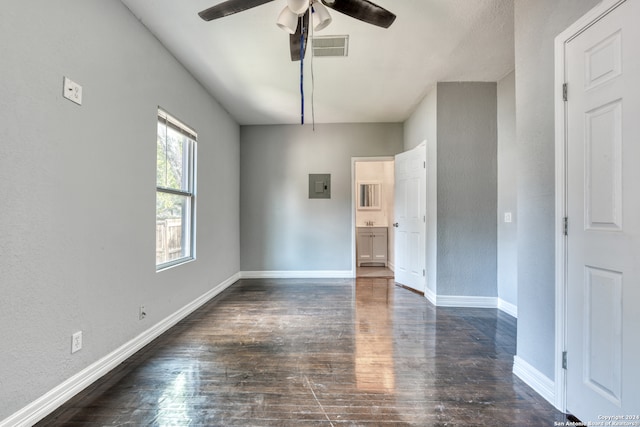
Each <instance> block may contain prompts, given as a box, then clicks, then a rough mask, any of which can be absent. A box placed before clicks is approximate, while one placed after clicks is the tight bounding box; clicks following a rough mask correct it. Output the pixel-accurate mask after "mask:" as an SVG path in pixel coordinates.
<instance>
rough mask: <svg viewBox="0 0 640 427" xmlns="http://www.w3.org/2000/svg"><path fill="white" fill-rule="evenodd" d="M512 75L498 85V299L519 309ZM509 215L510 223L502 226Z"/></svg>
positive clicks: (514, 96) (514, 118) (514, 121)
mask: <svg viewBox="0 0 640 427" xmlns="http://www.w3.org/2000/svg"><path fill="white" fill-rule="evenodd" d="M515 89H516V83H515V73H514V72H512V73H509V74H508V75H507V76H505V77H504V78H502V79H501V80H500V81H499V82H498V297H499V298H500V299H502V300H503V301H506V302H508V303H510V304H513V305H514V306H517V305H518V232H517V231H518V230H517V220H518V215H517V209H516V208H517V200H518V198H517V192H518V188H517V176H518V169H517V160H518V151H517V148H518V145H517V144H516V94H515ZM505 212H511V215H512V221H513V222H511V223H505V222H504V214H505Z"/></svg>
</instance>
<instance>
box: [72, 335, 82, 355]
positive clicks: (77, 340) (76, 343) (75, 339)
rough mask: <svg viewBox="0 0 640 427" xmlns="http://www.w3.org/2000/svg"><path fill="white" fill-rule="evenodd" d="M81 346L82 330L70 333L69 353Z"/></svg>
mask: <svg viewBox="0 0 640 427" xmlns="http://www.w3.org/2000/svg"><path fill="white" fill-rule="evenodd" d="M81 348H82V331H78V332H76V333H75V334H73V335H71V353H75V352H76V351H79V350H80V349H81Z"/></svg>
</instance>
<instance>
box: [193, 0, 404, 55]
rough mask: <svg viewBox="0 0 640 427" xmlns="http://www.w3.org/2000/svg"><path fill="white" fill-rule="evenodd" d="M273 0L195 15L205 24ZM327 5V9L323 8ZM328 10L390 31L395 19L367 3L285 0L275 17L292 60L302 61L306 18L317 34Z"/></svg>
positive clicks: (239, 2)
mask: <svg viewBox="0 0 640 427" xmlns="http://www.w3.org/2000/svg"><path fill="white" fill-rule="evenodd" d="M272 1H273V0H227V1H224V2H222V3H220V4H217V5H215V6H212V7H210V8H208V9H205V10H203V11H202V12H200V13H198V15H200V17H201V18H202V19H204V20H205V21H211V20H214V19H218V18H222V17H225V16H229V15H233V14H234V13H237V12H243V11H245V10H247V9H251V8H254V7H256V6H260V5H263V4H265V3H270V2H272ZM325 6H326V7H325ZM327 7H328V8H330V9H333V10H335V11H337V12H340V13H343V14H345V15H348V16H350V17H352V18H355V19H358V20H360V21H363V22H366V23H368V24H372V25H376V26H378V27H382V28H389V26H390V25H391V24H393V21H395V19H396V16H395V15H394V14H393V13H391V12H389V11H388V10H386V9H384V8H382V7H380V6H378V5H377V4H374V3H372V2H370V1H369V0H287V6H285V8H284V9H282V12H280V15H279V16H278V21H277V24H278V26H279V27H280V28H282V29H283V30H285V31H286V32H287V33H289V47H290V51H291V60H292V61H299V60H301V59H304V54H305V51H306V44H307V36H308V30H307V29H308V26H309V16H310V14H311V15H313V29H314V30H315V31H320V30H321V29H323V28H325V27H326V26H327V25H329V24H330V23H331V15H329V12H328V10H327Z"/></svg>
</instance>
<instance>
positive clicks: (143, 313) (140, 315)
mask: <svg viewBox="0 0 640 427" xmlns="http://www.w3.org/2000/svg"><path fill="white" fill-rule="evenodd" d="M145 317H147V312H146V310H145V308H144V305H141V306H140V311H139V312H138V319H139V320H142V319H144V318H145Z"/></svg>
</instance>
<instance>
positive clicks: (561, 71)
mask: <svg viewBox="0 0 640 427" xmlns="http://www.w3.org/2000/svg"><path fill="white" fill-rule="evenodd" d="M625 1H626V0H602V2H601V3H600V4H599V5H597V6H596V7H594V8H593V9H591V10H590V11H589V12H587V13H586V14H585V15H584V16H583V17H582V18H580V19H579V20H577V21H576V22H575V23H573V24H572V25H571V26H569V28H567V29H566V30H564V31H563V32H562V33H560V34H559V35H558V36H557V37H556V39H555V44H554V46H555V92H554V94H555V95H554V96H555V102H554V104H555V131H556V132H555V163H556V164H555V171H556V178H555V181H556V182H555V192H556V212H555V227H556V241H555V251H556V254H555V259H556V272H555V276H556V299H555V302H556V309H555V320H556V328H555V335H556V336H555V352H556V353H555V399H554V405H555V407H556V408H557V409H558V410H560V411H563V412H566V409H567V378H566V371H565V370H564V368H563V367H562V365H563V363H562V362H563V360H562V359H563V357H562V353H563V352H564V351H565V350H566V338H567V329H566V327H567V322H566V316H567V305H566V304H567V296H566V293H567V281H566V277H567V273H566V271H567V241H566V237H565V235H564V218H565V216H566V215H567V192H566V188H567V176H566V172H567V168H566V164H567V163H566V162H567V157H566V148H567V147H566V144H567V140H566V120H567V116H566V110H565V102H564V100H563V97H562V93H563V84H564V82H565V70H566V68H565V67H566V63H565V45H566V44H567V43H568V42H569V41H571V40H572V39H573V38H575V37H576V36H578V35H579V34H580V33H582V32H583V31H584V30H586V29H587V28H589V27H590V26H591V25H592V24H593V23H594V22H596V21H598V20H600V19H601V18H602V17H603V16H605V15H606V14H608V13H609V12H610V11H611V10H613V9H615V8H616V7H618V6H619V5H621V4H622V3H624V2H625Z"/></svg>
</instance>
